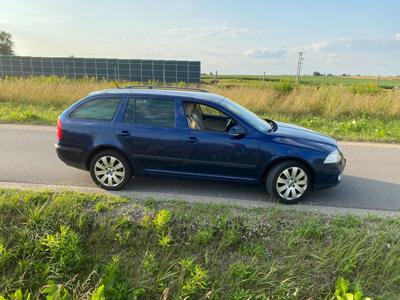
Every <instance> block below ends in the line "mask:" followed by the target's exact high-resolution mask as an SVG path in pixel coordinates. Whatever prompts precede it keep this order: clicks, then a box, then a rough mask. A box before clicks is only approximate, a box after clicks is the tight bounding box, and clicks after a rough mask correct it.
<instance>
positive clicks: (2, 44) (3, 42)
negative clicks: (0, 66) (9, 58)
mask: <svg viewBox="0 0 400 300" xmlns="http://www.w3.org/2000/svg"><path fill="white" fill-rule="evenodd" d="M14 54H15V53H14V42H13V41H12V35H11V33H8V32H5V31H0V55H14Z"/></svg>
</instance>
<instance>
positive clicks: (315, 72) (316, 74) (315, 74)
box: [313, 71, 322, 76]
mask: <svg viewBox="0 0 400 300" xmlns="http://www.w3.org/2000/svg"><path fill="white" fill-rule="evenodd" d="M313 76H322V74H321V73H320V72H317V71H314V72H313Z"/></svg>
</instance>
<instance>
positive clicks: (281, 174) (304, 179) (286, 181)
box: [266, 161, 311, 204]
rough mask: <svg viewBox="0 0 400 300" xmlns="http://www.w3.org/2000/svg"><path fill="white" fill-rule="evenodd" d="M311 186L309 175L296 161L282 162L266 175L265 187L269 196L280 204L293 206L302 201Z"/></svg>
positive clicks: (303, 166) (306, 169)
mask: <svg viewBox="0 0 400 300" xmlns="http://www.w3.org/2000/svg"><path fill="white" fill-rule="evenodd" d="M310 185H311V173H310V171H309V169H308V168H307V167H306V166H305V165H304V164H302V163H299V162H297V161H286V162H282V163H280V164H278V165H276V166H275V167H273V168H272V169H271V171H270V172H269V173H268V176H267V180H266V186H267V190H268V192H269V193H270V196H271V197H273V199H274V200H278V201H279V202H281V203H286V204H295V203H298V202H299V201H300V200H302V199H303V198H304V197H305V196H306V194H307V193H308V191H309V190H310Z"/></svg>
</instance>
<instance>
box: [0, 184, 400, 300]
mask: <svg viewBox="0 0 400 300" xmlns="http://www.w3.org/2000/svg"><path fill="white" fill-rule="evenodd" d="M399 257H400V220H399V219H380V218H377V217H372V216H369V217H357V216H353V215H343V216H326V215H320V214H314V213H306V212H298V211H290V210H279V209H277V208H271V209H261V208H255V209H246V208H240V207H236V206H226V205H215V204H187V203H183V202H179V201H154V200H152V199H148V200H146V201H135V200H127V199H125V198H121V197H113V196H106V195H94V194H90V195H89V194H82V193H73V192H50V191H41V192H33V191H18V190H7V189H3V190H0V295H1V296H0V299H37V298H40V299H93V300H98V299H367V298H363V297H365V296H366V295H368V296H369V297H371V298H374V299H399V297H400V268H399ZM361 290H362V292H361ZM362 294H364V296H363V295H362ZM2 297H3V298H2Z"/></svg>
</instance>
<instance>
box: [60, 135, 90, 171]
mask: <svg viewBox="0 0 400 300" xmlns="http://www.w3.org/2000/svg"><path fill="white" fill-rule="evenodd" d="M54 147H55V148H56V152H57V156H58V157H59V158H60V159H61V160H62V161H63V162H64V163H65V164H67V165H68V166H71V167H74V168H78V169H82V170H87V168H86V159H85V157H86V156H85V155H84V151H83V150H82V149H80V148H76V147H71V146H65V145H61V144H60V142H57V143H55V144H54Z"/></svg>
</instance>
